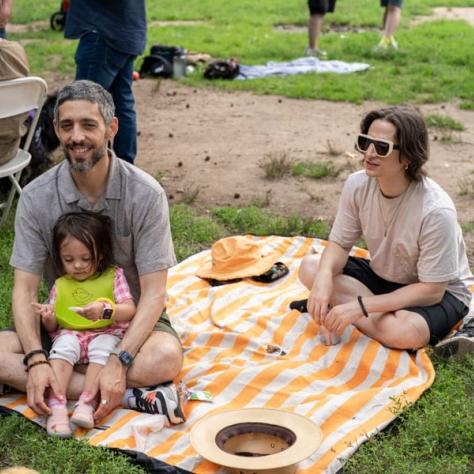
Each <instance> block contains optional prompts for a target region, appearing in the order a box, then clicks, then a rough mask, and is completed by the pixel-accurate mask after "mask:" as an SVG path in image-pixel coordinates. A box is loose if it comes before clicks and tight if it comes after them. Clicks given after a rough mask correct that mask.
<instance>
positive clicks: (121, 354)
mask: <svg viewBox="0 0 474 474" xmlns="http://www.w3.org/2000/svg"><path fill="white" fill-rule="evenodd" d="M110 354H111V355H112V354H114V355H116V356H117V357H118V359H119V361H120V362H121V363H122V365H123V366H125V367H127V368H128V367H130V366H131V365H132V363H133V356H132V354H130V352H128V351H121V350H119V349H117V348H115V349H114V350H113V351H112V352H111V353H110Z"/></svg>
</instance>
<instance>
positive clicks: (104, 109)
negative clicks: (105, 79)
mask: <svg viewBox="0 0 474 474" xmlns="http://www.w3.org/2000/svg"><path fill="white" fill-rule="evenodd" d="M69 100H87V101H88V102H92V103H93V104H97V105H98V106H99V112H100V113H101V115H102V118H103V119H104V122H105V125H110V123H111V122H112V119H113V118H114V115H115V105H114V101H113V99H112V96H111V95H110V93H109V92H108V91H106V90H105V89H104V88H103V87H102V86H101V85H100V84H97V83H96V82H92V81H86V80H81V81H74V82H71V83H70V84H68V85H66V86H64V87H63V88H62V89H61V90H60V91H59V92H58V97H57V99H56V105H55V106H54V120H55V121H56V122H58V120H59V107H60V106H61V104H63V103H64V102H67V101H69Z"/></svg>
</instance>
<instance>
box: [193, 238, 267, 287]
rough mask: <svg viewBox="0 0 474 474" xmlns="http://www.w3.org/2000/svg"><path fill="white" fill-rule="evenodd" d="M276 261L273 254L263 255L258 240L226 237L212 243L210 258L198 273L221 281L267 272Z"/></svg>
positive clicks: (203, 276)
mask: <svg viewBox="0 0 474 474" xmlns="http://www.w3.org/2000/svg"><path fill="white" fill-rule="evenodd" d="M275 261H276V259H275V257H274V256H272V255H267V256H263V255H262V252H261V249H260V245H259V244H258V242H255V241H254V240H252V239H251V238H249V237H244V236H233V237H226V238H224V239H220V240H218V241H217V242H215V243H214V244H213V245H212V247H211V256H210V258H209V259H208V260H207V261H206V262H204V263H203V264H202V265H201V266H200V267H199V269H198V271H197V272H196V275H197V276H199V277H201V278H212V279H214V280H221V281H222V280H232V279H235V278H246V277H251V276H257V275H261V274H262V273H265V272H266V271H268V270H270V268H272V265H273V264H274V263H275Z"/></svg>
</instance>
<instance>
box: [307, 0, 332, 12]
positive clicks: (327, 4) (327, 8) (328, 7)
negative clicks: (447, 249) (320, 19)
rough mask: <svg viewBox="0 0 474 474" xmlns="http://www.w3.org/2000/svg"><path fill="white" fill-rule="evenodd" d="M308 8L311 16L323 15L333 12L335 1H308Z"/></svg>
mask: <svg viewBox="0 0 474 474" xmlns="http://www.w3.org/2000/svg"><path fill="white" fill-rule="evenodd" d="M308 8H309V13H310V14H311V15H325V14H326V13H328V12H329V13H332V12H333V11H334V9H335V8H336V0H308Z"/></svg>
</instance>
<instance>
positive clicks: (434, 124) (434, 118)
mask: <svg viewBox="0 0 474 474" xmlns="http://www.w3.org/2000/svg"><path fill="white" fill-rule="evenodd" d="M425 121H426V125H428V127H430V128H444V129H447V130H455V131H457V132H462V131H463V130H464V125H463V124H462V123H461V122H458V121H457V120H455V119H453V118H452V117H448V116H447V115H438V114H432V115H427V116H425Z"/></svg>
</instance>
